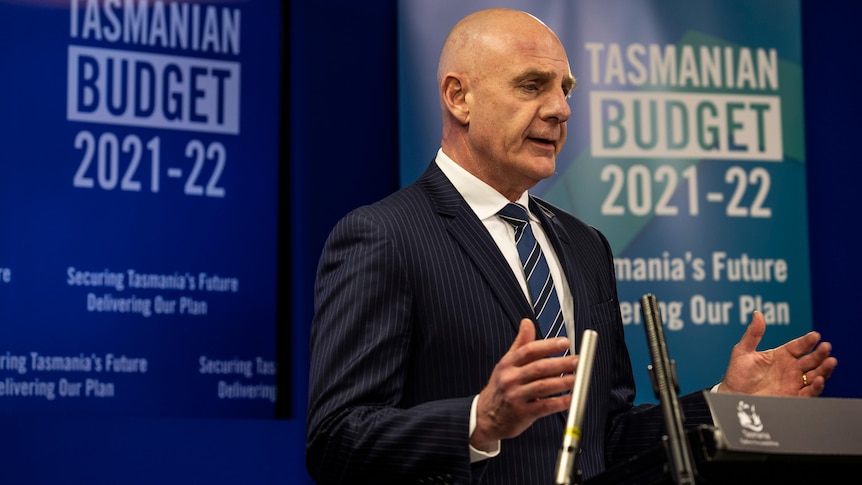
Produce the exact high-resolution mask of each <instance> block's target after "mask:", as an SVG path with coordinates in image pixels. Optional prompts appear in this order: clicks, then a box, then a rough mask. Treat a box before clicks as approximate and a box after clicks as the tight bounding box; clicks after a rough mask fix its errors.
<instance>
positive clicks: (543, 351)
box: [507, 318, 569, 366]
mask: <svg viewBox="0 0 862 485" xmlns="http://www.w3.org/2000/svg"><path fill="white" fill-rule="evenodd" d="M568 348H569V339H568V338H566V337H555V338H547V339H546V338H540V339H538V340H536V327H535V324H534V323H533V321H532V320H530V319H529V318H525V319H523V320H521V327H520V328H519V331H518V336H517V337H516V338H515V342H514V343H513V344H512V346H511V347H510V348H509V352H508V353H507V357H508V359H507V361H508V363H510V364H511V365H515V366H523V365H527V364H529V363H530V362H533V361H535V360H537V359H542V358H545V357H550V356H552V355H557V354H560V353H562V352H565V351H566V350H567V349H568Z"/></svg>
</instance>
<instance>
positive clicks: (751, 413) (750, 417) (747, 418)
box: [736, 401, 763, 432]
mask: <svg viewBox="0 0 862 485" xmlns="http://www.w3.org/2000/svg"><path fill="white" fill-rule="evenodd" d="M736 416H737V417H739V425H740V426H742V427H743V429H747V430H749V431H754V432H760V431H763V422H762V421H760V416H759V415H758V414H757V411H755V409H754V404H748V403H747V402H745V401H739V404H737V405H736Z"/></svg>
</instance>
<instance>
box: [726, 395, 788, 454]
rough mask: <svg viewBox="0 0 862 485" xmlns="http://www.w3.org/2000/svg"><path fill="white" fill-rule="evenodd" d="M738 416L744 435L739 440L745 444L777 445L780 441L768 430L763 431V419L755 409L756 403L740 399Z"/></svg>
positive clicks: (737, 408)
mask: <svg viewBox="0 0 862 485" xmlns="http://www.w3.org/2000/svg"><path fill="white" fill-rule="evenodd" d="M736 416H737V417H738V418H739V425H740V426H741V427H742V436H741V437H740V438H739V442H740V443H742V444H745V445H756V446H769V447H777V446H779V443H778V442H777V441H774V440H773V439H772V436H770V435H769V433H768V432H766V431H763V421H761V420H760V415H759V414H757V410H755V409H754V404H748V403H747V402H745V401H739V403H738V404H737V405H736Z"/></svg>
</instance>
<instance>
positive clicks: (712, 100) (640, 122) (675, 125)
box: [399, 0, 811, 401]
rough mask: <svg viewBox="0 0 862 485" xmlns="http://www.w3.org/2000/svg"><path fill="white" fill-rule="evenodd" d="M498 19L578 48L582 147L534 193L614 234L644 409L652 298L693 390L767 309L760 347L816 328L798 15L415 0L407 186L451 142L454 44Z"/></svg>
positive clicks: (576, 101) (403, 52)
mask: <svg viewBox="0 0 862 485" xmlns="http://www.w3.org/2000/svg"><path fill="white" fill-rule="evenodd" d="M492 6H493V7H501V6H503V7H513V8H517V9H521V10H526V11H528V12H530V13H532V14H534V15H535V16H537V17H538V18H540V19H541V20H542V21H544V22H545V23H546V24H548V26H549V27H551V28H552V29H553V30H554V31H555V32H556V33H557V34H558V35H559V36H560V39H561V40H562V42H563V44H564V46H565V47H566V50H567V53H568V56H569V61H570V63H571V70H572V73H573V74H574V76H575V77H576V78H577V81H578V85H577V88H576V89H575V91H574V93H573V95H572V97H571V100H570V103H571V107H572V117H571V119H570V120H569V122H568V125H569V131H568V133H569V135H568V141H567V144H566V146H565V148H564V149H563V151H562V152H561V154H560V156H559V158H558V160H557V175H556V176H554V177H552V178H550V179H548V180H545V181H543V182H541V183H540V184H539V185H537V186H536V187H535V188H534V189H533V190H532V192H533V193H535V194H537V195H539V196H541V197H544V198H546V199H548V200H549V201H550V202H552V203H554V204H557V205H559V206H562V207H564V208H566V209H568V210H570V211H571V212H572V213H574V214H575V215H577V216H578V217H580V218H581V219H583V220H584V221H586V222H588V223H590V224H592V225H594V226H596V227H597V228H598V229H600V230H601V231H602V232H603V233H604V234H605V235H606V236H608V239H609V240H610V242H611V246H612V248H613V250H614V256H615V258H614V262H615V268H616V276H617V280H618V287H619V297H620V308H621V310H622V316H623V323H624V324H625V325H626V340H627V342H628V345H629V349H630V351H631V357H632V362H633V365H634V371H635V377H636V380H637V385H638V390H639V391H638V396H637V400H638V401H654V400H655V396H654V395H653V393H652V386H651V384H650V382H649V376H648V372H647V365H648V364H649V363H650V358H649V353H648V349H647V345H646V335H645V331H644V329H643V328H642V326H643V322H642V318H641V310H640V304H639V300H640V297H641V296H643V295H644V294H646V293H653V294H655V295H656V297H657V299H658V301H659V304H660V308H661V313H662V319H663V322H664V326H665V335H666V338H667V341H668V350H669V352H670V355H671V358H673V359H674V360H675V361H676V367H677V371H678V378H679V383H680V388H681V392H683V393H685V392H690V391H694V390H697V389H701V388H705V387H710V386H712V385H713V384H715V383H717V382H718V381H719V380H720V379H721V377H722V374H723V372H724V370H725V366H726V364H727V360H728V357H729V354H730V350H731V347H732V346H733V344H734V343H735V342H736V341H737V340H738V339H739V337H740V336H741V335H742V333H743V332H744V331H745V328H746V325H747V324H748V323H749V321H750V320H751V316H752V312H753V311H755V310H760V311H761V312H763V314H764V316H765V318H766V321H767V324H768V325H769V328H768V329H767V332H766V336H765V338H764V341H763V342H762V345H761V348H762V349H763V348H769V347H772V346H775V345H778V344H780V343H781V342H784V341H786V340H789V339H791V338H794V337H796V336H799V335H802V334H804V333H806V332H807V331H809V330H810V329H811V296H810V277H809V276H810V275H809V259H808V254H809V253H808V236H807V234H808V229H807V228H808V221H807V212H806V184H805V182H806V181H805V143H804V124H803V103H802V65H801V64H802V60H801V39H800V13H799V12H800V5H799V3H798V2H794V1H790V2H788V1H758V2H751V1H746V0H732V1H726V0H721V1H718V0H715V1H706V0H705V1H699V2H689V1H684V0H655V1H651V2H628V1H624V0H611V1H605V2H571V1H564V0H552V1H547V2H528V1H512V0H509V1H494V2H490V1H473V2H459V1H455V0H448V1H437V2H419V1H408V0H405V1H402V2H401V3H400V4H399V76H400V79H399V89H400V94H399V96H400V115H401V125H400V134H401V135H400V136H401V138H400V139H401V182H402V184H407V183H410V182H412V181H413V180H415V179H416V177H417V176H418V175H419V173H421V171H423V170H424V169H425V167H426V166H427V164H428V162H429V161H430V160H431V158H432V157H433V156H434V154H435V153H436V150H437V148H438V147H439V143H440V121H439V119H440V113H439V103H438V101H437V92H438V90H437V87H436V85H435V78H436V77H435V70H436V59H437V55H438V53H439V51H440V47H441V46H442V43H443V39H444V37H445V35H446V33H447V32H448V30H449V29H450V28H451V27H452V26H453V25H454V24H455V22H457V20H458V19H460V18H461V17H463V16H464V15H466V14H468V13H470V12H472V11H475V10H479V9H482V8H487V7H492ZM599 338H601V336H599Z"/></svg>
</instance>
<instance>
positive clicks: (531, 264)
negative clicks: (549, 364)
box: [498, 203, 566, 338]
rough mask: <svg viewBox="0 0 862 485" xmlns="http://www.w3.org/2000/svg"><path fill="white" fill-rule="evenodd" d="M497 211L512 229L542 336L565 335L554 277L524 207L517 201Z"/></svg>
mask: <svg viewBox="0 0 862 485" xmlns="http://www.w3.org/2000/svg"><path fill="white" fill-rule="evenodd" d="M498 214H499V215H500V217H501V218H502V219H503V220H504V221H506V222H508V223H509V224H511V225H512V227H514V228H515V244H516V245H517V246H518V255H519V256H520V257H521V264H522V265H523V267H524V275H525V276H526V278H527V287H528V288H529V290H530V299H531V303H532V305H533V312H534V313H535V314H536V320H537V321H538V322H539V328H540V329H541V331H542V334H543V336H544V337H545V338H548V337H557V336H560V337H565V336H566V326H565V324H564V322H563V311H562V309H561V308H560V300H559V298H557V290H556V289H555V288H554V280H553V279H551V272H550V270H549V269H548V262H547V260H545V255H544V253H542V248H541V247H539V244H538V243H537V242H536V238H535V236H533V229H532V228H531V227H530V217H529V216H528V215H527V209H525V208H524V207H522V206H520V205H518V204H514V203H509V204H507V205H506V207H503V209H501V210H500V212H498Z"/></svg>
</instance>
